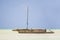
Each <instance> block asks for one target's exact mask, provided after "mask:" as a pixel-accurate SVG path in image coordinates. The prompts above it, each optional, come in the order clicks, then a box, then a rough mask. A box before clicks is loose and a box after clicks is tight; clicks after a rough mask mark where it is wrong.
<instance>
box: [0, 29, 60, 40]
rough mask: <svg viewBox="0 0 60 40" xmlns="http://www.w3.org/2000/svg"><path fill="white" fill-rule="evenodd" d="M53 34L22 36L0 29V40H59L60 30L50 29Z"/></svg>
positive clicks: (9, 30) (21, 34)
mask: <svg viewBox="0 0 60 40" xmlns="http://www.w3.org/2000/svg"><path fill="white" fill-rule="evenodd" d="M52 31H53V32H54V33H53V34H28V33H27V34H26V33H25V34H24V33H18V32H15V31H12V29H0V40H60V29H52Z"/></svg>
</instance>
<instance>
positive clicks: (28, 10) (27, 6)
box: [26, 6, 29, 29]
mask: <svg viewBox="0 0 60 40" xmlns="http://www.w3.org/2000/svg"><path fill="white" fill-rule="evenodd" d="M28 12H29V9H28V6H27V27H26V29H28Z"/></svg>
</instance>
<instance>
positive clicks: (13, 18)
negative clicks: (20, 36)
mask: <svg viewBox="0 0 60 40" xmlns="http://www.w3.org/2000/svg"><path fill="white" fill-rule="evenodd" d="M27 5H28V7H29V21H28V22H29V28H46V29H59V28H60V0H0V29H13V28H26V16H27Z"/></svg>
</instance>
